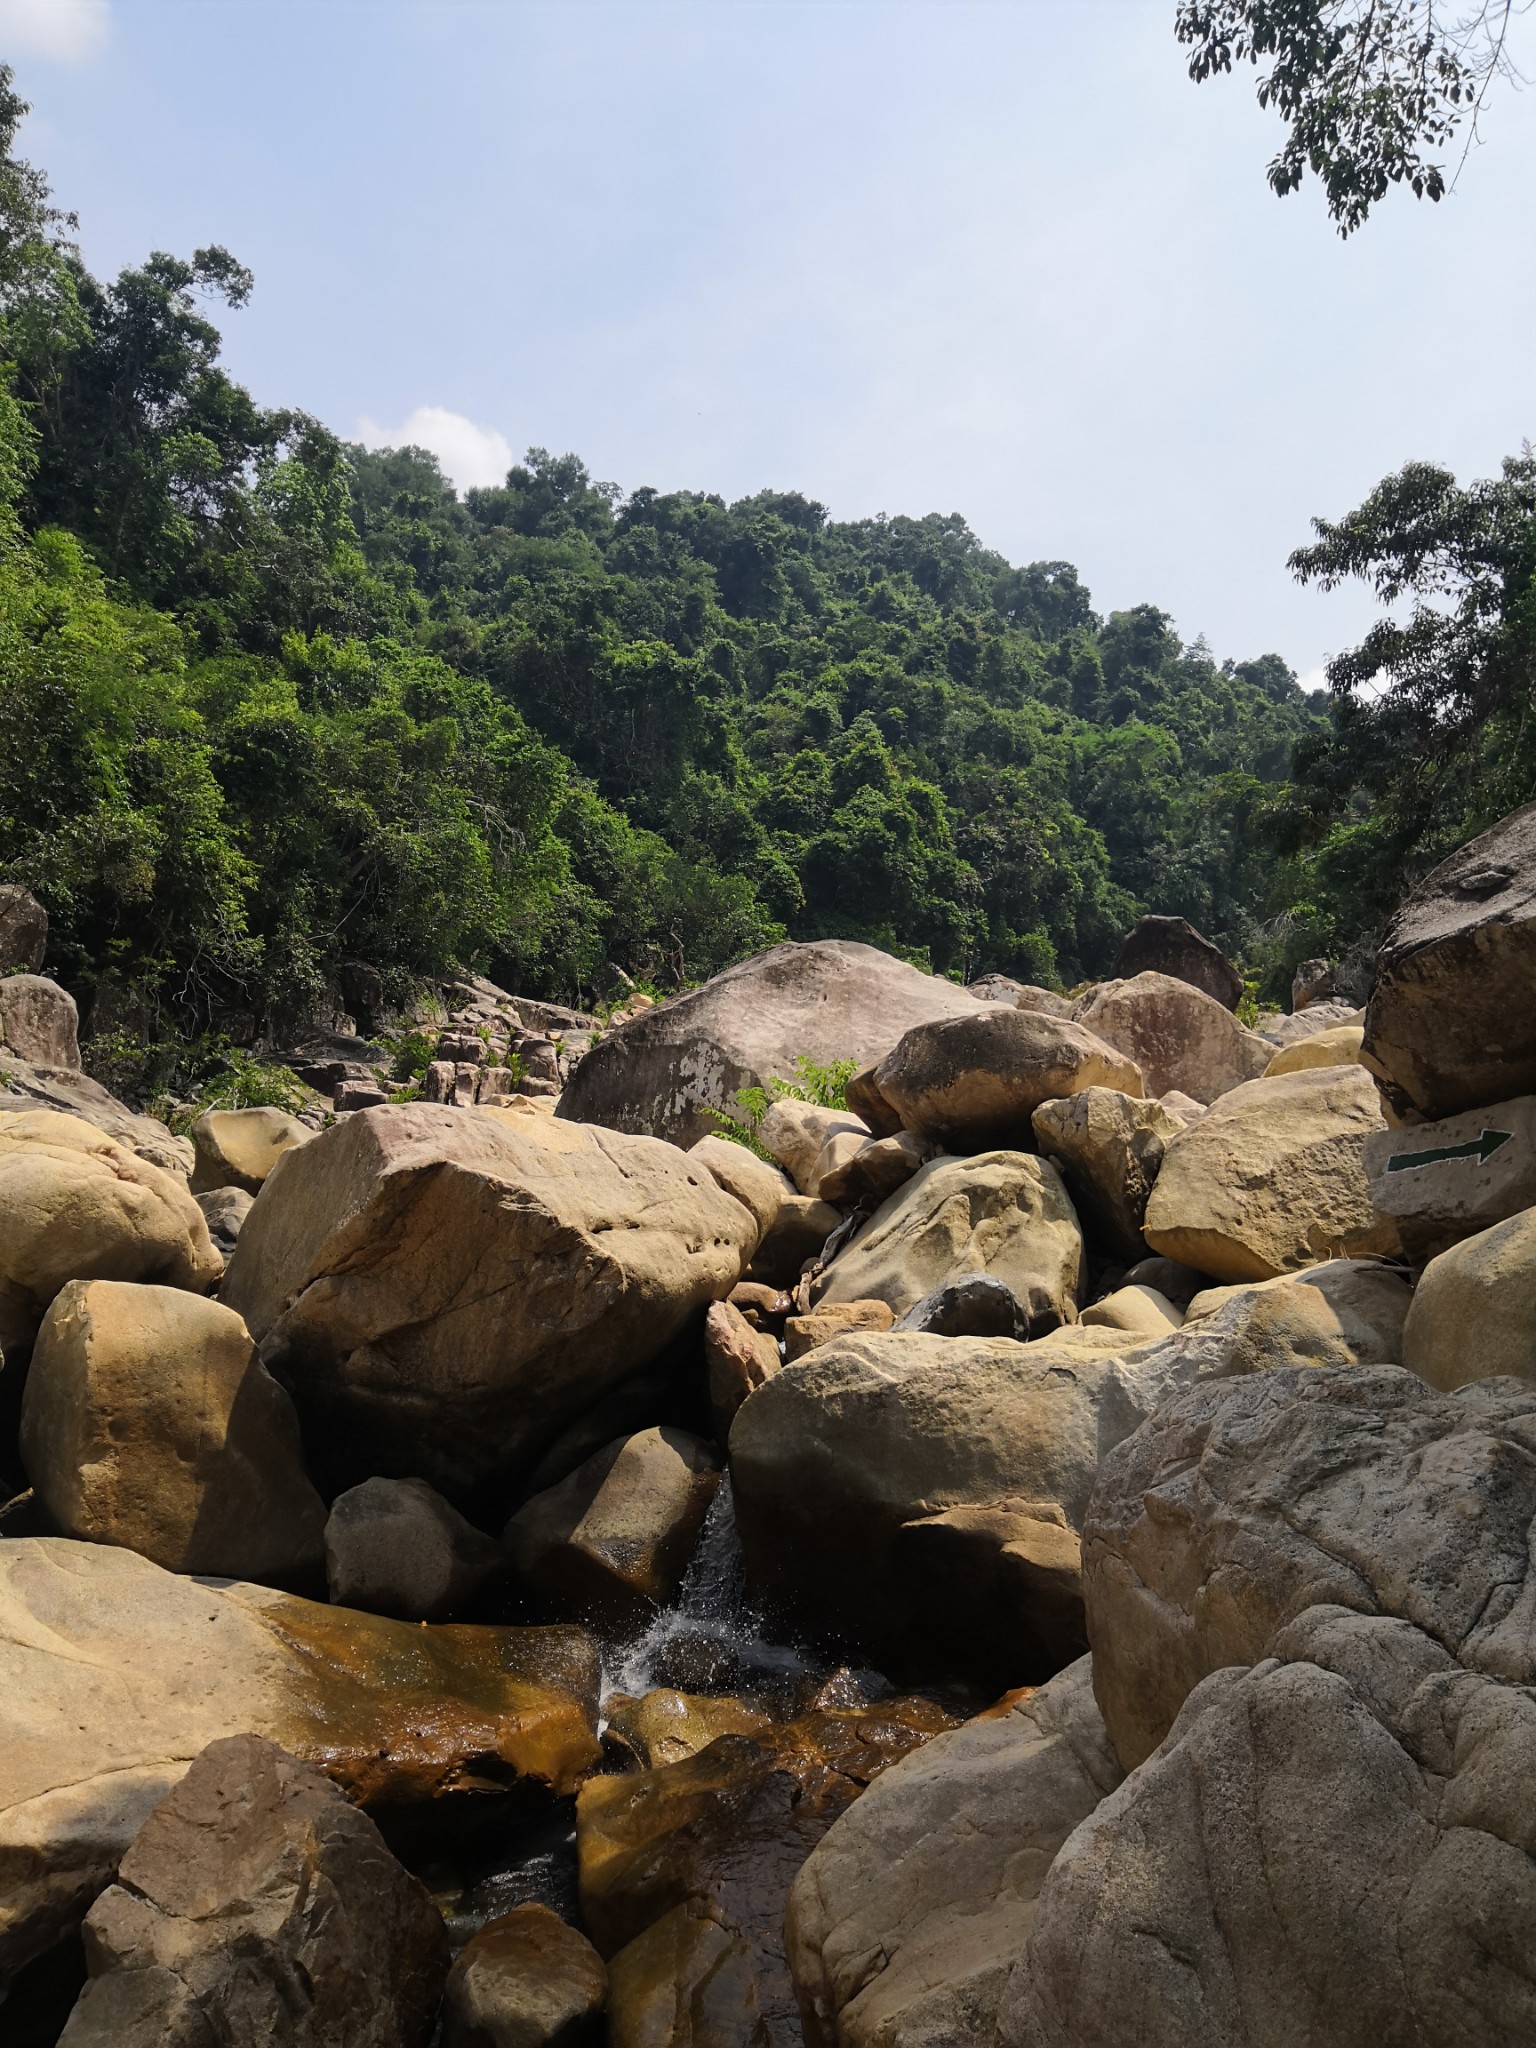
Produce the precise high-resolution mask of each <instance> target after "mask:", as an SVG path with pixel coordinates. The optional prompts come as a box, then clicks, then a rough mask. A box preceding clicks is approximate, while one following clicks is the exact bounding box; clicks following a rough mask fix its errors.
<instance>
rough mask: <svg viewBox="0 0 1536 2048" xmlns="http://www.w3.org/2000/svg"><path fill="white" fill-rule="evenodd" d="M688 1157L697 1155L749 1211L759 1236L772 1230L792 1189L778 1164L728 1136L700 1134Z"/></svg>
mask: <svg viewBox="0 0 1536 2048" xmlns="http://www.w3.org/2000/svg"><path fill="white" fill-rule="evenodd" d="M688 1157H689V1158H690V1159H696V1160H697V1161H698V1162H699V1164H700V1165H701V1166H703V1167H705V1168H706V1169H707V1170H708V1172H710V1173H711V1174H713V1176H714V1178H715V1180H716V1181H717V1182H718V1183H719V1185H720V1186H721V1187H722V1188H724V1190H725V1192H726V1193H727V1194H728V1195H731V1196H734V1198H735V1199H736V1200H737V1201H738V1202H740V1204H741V1205H742V1207H743V1208H744V1209H748V1210H750V1211H751V1213H752V1215H753V1216H755V1217H756V1219H757V1231H758V1237H759V1238H760V1239H761V1238H764V1237H766V1236H767V1235H768V1233H769V1231H771V1230H772V1228H773V1226H774V1224H775V1223H776V1222H777V1220H778V1215H779V1211H780V1209H782V1208H783V1206H784V1204H785V1202H786V1201H787V1200H788V1199H789V1197H790V1196H792V1195H793V1194H794V1192H795V1186H794V1182H793V1181H792V1180H791V1179H790V1178H789V1175H788V1174H787V1173H785V1172H784V1171H783V1170H782V1169H781V1168H779V1167H777V1166H770V1165H769V1163H768V1162H767V1160H766V1159H759V1158H758V1156H757V1154H756V1153H755V1152H749V1151H748V1150H747V1148H746V1146H745V1145H738V1144H735V1143H734V1142H733V1141H732V1140H731V1139H729V1138H700V1140H699V1142H698V1143H697V1145H694V1146H692V1147H690V1149H689V1153H688Z"/></svg>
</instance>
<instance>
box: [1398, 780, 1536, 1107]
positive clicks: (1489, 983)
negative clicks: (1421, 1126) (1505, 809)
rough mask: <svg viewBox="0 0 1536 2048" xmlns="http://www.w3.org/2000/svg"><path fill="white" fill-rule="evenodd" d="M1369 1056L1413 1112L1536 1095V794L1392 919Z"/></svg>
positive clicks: (1438, 872)
mask: <svg viewBox="0 0 1536 2048" xmlns="http://www.w3.org/2000/svg"><path fill="white" fill-rule="evenodd" d="M1361 1057H1362V1058H1363V1059H1364V1061H1365V1063H1366V1065H1367V1066H1368V1067H1369V1068H1370V1069H1371V1071H1372V1072H1373V1073H1374V1074H1376V1075H1378V1076H1379V1078H1380V1079H1381V1082H1382V1084H1383V1087H1384V1088H1385V1090H1386V1092H1387V1094H1388V1096H1389V1098H1390V1099H1391V1101H1392V1102H1393V1104H1394V1105H1395V1107H1396V1108H1397V1109H1398V1110H1399V1112H1400V1113H1404V1114H1408V1115H1412V1116H1415V1117H1427V1118H1436V1117H1445V1116H1455V1115H1456V1114H1457V1113H1458V1112H1459V1111H1461V1110H1464V1109H1477V1108H1479V1107H1481V1105H1482V1104H1484V1103H1487V1102H1507V1101H1508V1100H1509V1099H1510V1098H1511V1097H1512V1096H1515V1095H1531V1094H1536V804H1527V805H1526V806H1525V807H1524V809H1522V810H1518V811H1515V812H1513V813H1512V814H1511V815H1510V816H1509V817H1507V818H1503V819H1501V820H1500V822H1499V823H1498V824H1497V825H1494V826H1492V827H1491V828H1490V829H1489V830H1488V831H1487V832H1484V833H1481V834H1480V835H1479V836H1478V837H1477V838H1476V839H1474V840H1471V841H1470V842H1469V843H1468V844H1467V845H1466V846H1463V847H1462V848H1461V850H1460V851H1459V852H1457V853H1453V854H1452V855H1451V857H1450V859H1449V860H1447V861H1442V862H1441V864H1440V866H1439V867H1437V868H1436V869H1435V871H1434V872H1433V874H1431V875H1428V876H1426V877H1425V879H1424V880H1423V881H1422V882H1421V883H1420V884H1419V886H1418V888H1417V889H1415V890H1414V892H1413V894H1412V895H1411V896H1410V897H1409V898H1408V900H1407V902H1406V903H1405V904H1404V905H1403V907H1402V909H1401V910H1400V911H1399V912H1398V913H1397V916H1396V917H1395V918H1394V919H1393V920H1392V922H1391V924H1390V925H1389V926H1388V927H1387V932H1386V936H1385V938H1383V940H1382V942H1381V947H1380V950H1379V951H1378V953H1377V955H1376V982H1375V986H1374V987H1373V989H1372V991H1371V999H1370V1002H1369V1003H1368V1004H1367V1006H1366V1012H1365V1044H1364V1047H1363V1050H1362V1053H1361Z"/></svg>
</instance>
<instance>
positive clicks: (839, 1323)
mask: <svg viewBox="0 0 1536 2048" xmlns="http://www.w3.org/2000/svg"><path fill="white" fill-rule="evenodd" d="M895 1320H896V1318H895V1316H894V1314H893V1313H892V1311H891V1309H890V1307H889V1306H888V1304H887V1303H885V1302H883V1301H829V1302H825V1303H823V1304H822V1306H821V1307H819V1308H815V1309H812V1310H811V1312H810V1314H809V1315H803V1316H791V1317H790V1318H789V1320H788V1322H787V1323H785V1325H784V1359H785V1363H786V1364H788V1363H790V1362H791V1361H793V1360H794V1359H796V1358H803V1357H804V1356H805V1354H806V1352H807V1351H814V1350H815V1349H816V1346H817V1345H818V1344H825V1343H826V1342H827V1340H828V1339H829V1338H831V1337H845V1336H848V1335H849V1334H850V1333H851V1332H853V1331H854V1330H875V1331H878V1330H888V1329H889V1328H890V1327H891V1325H892V1323H894V1322H895Z"/></svg>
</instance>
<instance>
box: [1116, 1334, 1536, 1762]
mask: <svg viewBox="0 0 1536 2048" xmlns="http://www.w3.org/2000/svg"><path fill="white" fill-rule="evenodd" d="M1533 1430H1536V1388H1531V1387H1528V1386H1520V1385H1518V1384H1517V1383H1514V1382H1511V1381H1508V1380H1501V1381H1483V1382H1480V1383H1479V1384H1477V1385H1475V1386H1471V1387H1466V1388H1464V1389H1462V1391H1461V1392H1460V1393H1457V1394H1451V1395H1446V1394H1436V1393H1433V1392H1431V1391H1430V1390H1429V1389H1428V1388H1427V1387H1425V1385H1424V1383H1423V1382H1422V1381H1421V1380H1418V1379H1415V1378H1414V1376H1413V1375H1412V1374H1411V1373H1407V1372H1404V1371H1402V1370H1400V1369H1399V1368H1397V1367H1394V1366H1352V1367H1343V1368H1334V1369H1325V1370H1322V1371H1318V1370H1292V1371H1279V1372H1264V1373H1258V1374H1254V1375H1251V1376H1249V1377H1246V1378H1241V1379H1232V1380H1226V1381H1221V1382H1217V1383H1215V1384H1213V1385H1209V1386H1202V1387H1196V1388H1193V1389H1191V1390H1190V1391H1189V1392H1187V1393H1185V1394H1183V1395H1181V1396H1180V1397H1179V1398H1178V1399H1176V1400H1174V1401H1171V1402H1169V1403H1168V1404H1167V1406H1165V1407H1164V1408H1163V1409H1162V1411H1161V1412H1160V1413H1159V1414H1158V1415H1157V1416H1156V1417H1155V1418H1154V1419H1153V1420H1152V1421H1151V1422H1150V1423H1149V1424H1148V1426H1147V1427H1146V1428H1144V1429H1142V1430H1141V1431H1139V1432H1138V1433H1137V1435H1136V1436H1135V1438H1134V1439H1133V1440H1127V1441H1124V1442H1122V1443H1121V1444H1120V1445H1119V1446H1118V1447H1117V1448H1116V1449H1115V1450H1114V1451H1113V1452H1112V1453H1111V1454H1110V1455H1109V1457H1108V1458H1107V1459H1106V1460H1105V1463H1104V1468H1103V1471H1102V1473H1101V1474H1100V1478H1099V1484H1098V1487H1097V1489H1096V1491H1095V1493H1094V1497H1093V1503H1092V1506H1091V1509H1090V1511H1089V1513H1088V1516H1087V1521H1086V1524H1085V1527H1084V1531H1083V1572H1084V1582H1085V1588H1086V1593H1087V1601H1088V1615H1089V1626H1090V1629H1091V1631H1092V1636H1093V1642H1094V1649H1095V1658H1094V1690H1095V1692H1096V1694H1097V1696H1098V1701H1099V1706H1100V1708H1101V1710H1102V1712H1103V1714H1104V1719H1105V1722H1106V1724H1107V1726H1108V1728H1109V1732H1110V1735H1111V1738H1112V1739H1113V1741H1114V1744H1115V1748H1116V1750H1117V1751H1118V1753H1119V1756H1120V1759H1121V1761H1122V1762H1123V1763H1124V1764H1126V1765H1127V1767H1131V1766H1134V1765H1136V1764H1139V1763H1141V1762H1142V1761H1143V1760H1144V1759H1145V1758H1146V1757H1148V1756H1149V1755H1150V1754H1151V1753H1152V1751H1153V1750H1154V1749H1155V1748H1156V1747H1157V1745H1158V1743H1159V1742H1161V1741H1162V1740H1163V1739H1164V1737H1165V1736H1166V1735H1167V1733H1168V1730H1169V1728H1170V1727H1171V1726H1172V1725H1173V1721H1174V1718H1175V1716H1176V1715H1177V1713H1178V1711H1179V1708H1180V1707H1181V1706H1182V1705H1183V1703H1184V1701H1185V1699H1186V1698H1187V1697H1188V1695H1189V1694H1190V1693H1191V1692H1192V1691H1193V1689H1194V1687H1195V1686H1196V1685H1197V1684H1198V1683H1199V1681H1200V1680H1201V1679H1202V1678H1204V1677H1206V1676H1207V1675H1208V1674H1209V1673H1210V1672H1212V1671H1215V1670H1217V1669H1219V1668H1220V1667H1221V1666H1223V1665H1228V1664H1241V1665H1245V1664H1252V1663H1255V1662H1256V1661H1257V1660H1258V1659H1260V1658H1262V1657H1264V1656H1266V1655H1269V1654H1270V1653H1271V1649H1272V1645H1273V1643H1274V1640H1275V1637H1276V1634H1277V1632H1278V1631H1279V1629H1280V1628H1282V1627H1283V1626H1284V1625H1285V1624H1286V1623H1287V1622H1289V1621H1290V1620H1292V1619H1294V1617H1295V1616H1297V1615H1298V1614H1300V1613H1302V1612H1303V1611H1304V1610H1305V1609H1306V1608H1307V1607H1309V1606H1317V1605H1338V1606H1345V1607H1349V1608H1352V1609H1353V1610H1355V1611H1356V1612H1357V1613H1361V1614H1368V1615H1369V1614H1380V1615H1386V1616H1389V1617H1395V1618H1399V1619H1402V1620H1406V1621H1411V1622H1412V1623H1413V1624H1414V1626H1415V1627H1416V1628H1422V1629H1423V1630H1425V1631H1426V1633H1427V1634H1429V1635H1430V1636H1431V1637H1433V1639H1434V1640H1435V1641H1437V1642H1440V1643H1445V1644H1449V1645H1452V1646H1454V1647H1455V1649H1456V1653H1457V1656H1458V1661H1459V1662H1460V1664H1461V1665H1462V1667H1463V1668H1464V1669H1466V1670H1468V1671H1474V1672H1479V1673H1482V1674H1483V1675H1484V1676H1486V1677H1489V1678H1496V1679H1498V1680H1500V1681H1501V1682H1504V1683H1508V1684H1514V1685H1530V1684H1531V1683H1532V1682H1533V1681H1536V1634H1533V1632H1532V1630H1531V1626H1530V1608H1531V1599H1532V1588H1531V1578H1530V1539H1531V1525H1532V1521H1533V1518H1536V1460H1533V1459H1532V1457H1531V1452H1530V1443H1531V1440H1532V1433H1533Z"/></svg>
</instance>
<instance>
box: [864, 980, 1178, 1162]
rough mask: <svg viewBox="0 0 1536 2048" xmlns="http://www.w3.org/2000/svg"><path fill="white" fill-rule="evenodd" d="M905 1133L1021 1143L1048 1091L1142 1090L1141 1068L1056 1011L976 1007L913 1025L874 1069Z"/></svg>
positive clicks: (986, 1143) (956, 1142)
mask: <svg viewBox="0 0 1536 2048" xmlns="http://www.w3.org/2000/svg"><path fill="white" fill-rule="evenodd" d="M875 1078H876V1081H877V1082H878V1083H879V1087H880V1092H881V1094H882V1095H884V1096H885V1098H886V1100H887V1101H888V1102H890V1104H891V1105H892V1107H893V1108H894V1109H895V1110H896V1111H897V1112H898V1114H899V1115H900V1117H901V1121H902V1124H903V1125H904V1127H905V1128H906V1129H907V1130H909V1131H915V1132H916V1133H917V1135H918V1136H919V1137H921V1138H926V1139H928V1141H929V1142H930V1143H931V1144H934V1145H937V1146H939V1147H941V1148H942V1149H943V1150H944V1151H946V1152H985V1151H991V1150H993V1149H994V1148H997V1147H1000V1146H1010V1145H1019V1146H1023V1145H1028V1144H1029V1143H1030V1142H1031V1132H1030V1118H1031V1117H1032V1116H1033V1114H1034V1112H1035V1111H1036V1110H1037V1109H1038V1108H1039V1107H1040V1104H1041V1103H1042V1102H1048V1101H1050V1100H1051V1098H1052V1097H1053V1096H1057V1095H1075V1094H1077V1093H1078V1091H1079V1090H1080V1089H1083V1088H1119V1089H1123V1090H1124V1091H1125V1093H1126V1094H1128V1095H1140V1094H1142V1093H1143V1092H1144V1091H1143V1087H1142V1075H1141V1069H1140V1067H1138V1066H1137V1064H1136V1062H1135V1061H1134V1060H1132V1059H1127V1058H1126V1057H1125V1056H1124V1055H1123V1054H1122V1053H1119V1052H1117V1051H1116V1050H1115V1048H1114V1047H1113V1046H1111V1045H1108V1044H1106V1043H1105V1041H1104V1040H1103V1039H1102V1038H1100V1037H1098V1036H1097V1035H1096V1034H1095V1033H1094V1032H1092V1031H1090V1030H1086V1029H1085V1028H1084V1027H1083V1026H1082V1025H1081V1024H1074V1023H1073V1022H1071V1020H1070V1019H1067V1018H1063V1017H1047V1016H1044V1015H1042V1014H1041V1013H1040V1012H1039V1011H1037V1010H1001V1009H986V1008H978V1009H977V1011H976V1014H975V1015H974V1016H968V1017H952V1018H949V1019H947V1020H945V1021H943V1022H941V1023H937V1024H920V1025H918V1026H917V1027H916V1028H915V1029H914V1030H911V1031H909V1032H907V1033H906V1035H905V1036H904V1037H903V1038H902V1039H901V1040H900V1042H899V1043H898V1044H897V1046H896V1049H895V1051H894V1052H891V1053H889V1054H888V1055H887V1056H886V1058H885V1059H883V1060H882V1061H881V1062H880V1065H879V1066H878V1067H877V1068H876V1070H875Z"/></svg>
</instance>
